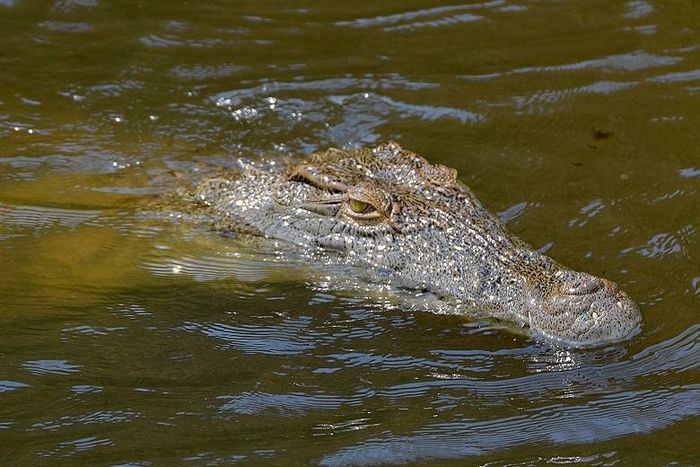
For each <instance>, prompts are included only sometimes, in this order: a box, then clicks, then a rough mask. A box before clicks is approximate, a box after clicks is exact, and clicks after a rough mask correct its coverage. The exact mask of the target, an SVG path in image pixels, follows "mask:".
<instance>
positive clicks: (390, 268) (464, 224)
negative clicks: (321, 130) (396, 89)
mask: <svg viewBox="0 0 700 467" xmlns="http://www.w3.org/2000/svg"><path fill="white" fill-rule="evenodd" d="M195 196H196V199H197V200H198V201H199V202H200V203H203V204H205V205H207V206H209V208H210V209H211V210H212V211H213V213H214V214H215V215H216V216H217V218H219V219H220V220H221V224H222V225H224V226H226V227H227V228H230V229H234V230H240V231H245V232H249V233H257V234H259V235H263V236H266V237H271V238H277V239H282V240H287V241H290V242H294V243H297V244H300V245H307V246H319V247H321V248H326V249H332V250H335V251H338V252H340V254H341V255H344V256H345V257H346V258H347V260H348V261H349V262H350V263H351V264H354V265H357V266H359V267H363V268H365V269H368V270H370V271H374V272H376V273H377V276H378V277H380V276H381V277H388V276H389V277H391V278H392V280H393V281H394V282H395V283H396V284H398V285H401V286H403V287H408V288H415V289H425V290H429V291H432V292H434V293H436V294H438V295H441V296H448V297H453V298H456V299H458V300H459V301H461V302H463V303H465V304H467V305H468V306H470V307H473V308H475V309H478V310H482V311H484V312H486V313H487V314H489V315H491V316H495V317H498V318H501V319H509V320H512V321H515V322H517V323H519V324H521V325H525V326H529V327H530V329H531V331H532V332H533V334H534V335H535V336H542V337H545V338H546V339H548V340H553V341H556V342H559V343H562V344H565V345H568V346H592V345H600V344H604V343H609V342H615V341H620V340H624V339H627V338H629V337H631V336H632V335H634V334H635V333H636V332H637V331H638V330H639V325H640V322H641V315H640V312H639V308H638V307H637V305H636V304H635V303H634V302H633V301H632V300H631V299H630V298H629V297H628V296H627V295H626V294H625V293H624V292H622V291H621V290H620V289H619V288H618V286H617V285H616V284H614V283H613V282H610V281H608V280H606V279H602V278H598V277H595V276H593V275H590V274H587V273H584V272H576V271H573V270H571V269H568V268H566V267H564V266H562V265H561V264H559V263H557V262H556V261H554V260H553V259H551V258H549V257H547V256H544V255H542V254H540V253H538V252H537V251H535V250H534V249H533V248H532V247H531V246H529V245H527V244H526V243H524V242H523V241H521V240H520V239H518V238H517V237H515V236H513V235H512V234H510V233H509V232H508V231H506V229H505V228H504V226H503V225H502V224H501V223H500V222H499V221H498V219H497V218H496V217H495V216H494V215H492V214H491V213H489V212H488V211H487V210H486V209H484V208H483V207H482V206H481V204H480V203H479V201H478V200H477V199H476V197H475V196H474V195H473V194H472V192H471V191H470V190H469V188H468V187H466V186H465V185H464V184H462V183H460V182H459V181H458V180H457V172H456V171H455V170H454V169H450V168H448V167H444V166H441V165H431V164H429V163H428V162H427V161H426V160H425V159H423V158H422V157H420V156H418V155H416V154H414V153H412V152H409V151H406V150H404V149H402V148H401V147H400V146H399V145H397V144H395V143H390V144H385V145H380V146H378V147H376V148H374V149H371V150H369V149H366V150H353V151H342V150H337V149H331V150H328V151H326V152H323V153H318V154H314V155H313V156H311V157H310V159H308V160H306V161H304V162H302V163H300V164H298V165H290V166H287V167H283V168H282V169H279V170H277V171H261V170H255V169H249V170H245V171H243V172H242V173H240V174H238V175H237V176H235V177H233V178H230V179H229V178H213V179H209V180H206V181H205V182H203V183H202V184H201V185H200V186H199V187H198V188H197V191H196V194H195Z"/></svg>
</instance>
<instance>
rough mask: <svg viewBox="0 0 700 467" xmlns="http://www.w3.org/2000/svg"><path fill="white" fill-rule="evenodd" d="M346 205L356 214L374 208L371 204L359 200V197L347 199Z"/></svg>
mask: <svg viewBox="0 0 700 467" xmlns="http://www.w3.org/2000/svg"><path fill="white" fill-rule="evenodd" d="M348 207H349V208H350V210H351V211H352V212H355V213H357V214H365V213H368V212H370V211H374V208H373V207H372V205H371V204H369V203H365V202H364V201H360V200H359V199H352V198H350V200H349V201H348Z"/></svg>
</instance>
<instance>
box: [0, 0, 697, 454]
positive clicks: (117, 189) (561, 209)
mask: <svg viewBox="0 0 700 467" xmlns="http://www.w3.org/2000/svg"><path fill="white" fill-rule="evenodd" d="M699 25H700V7H699V6H698V4H697V3H696V2H693V1H670V0H669V1H646V0H633V1H628V2H623V1H613V2H609V1H599V0H585V1H583V0H580V1H566V2H554V1H552V2H541V1H530V0H525V1H518V2H513V1H510V0H493V1H487V2H484V3H438V2H436V1H420V2H419V1H413V0H407V1H401V2H399V1H395V0H394V1H387V2H371V1H366V0H361V1H360V0H358V1H353V2H322V1H296V2H273V1H255V2H252V1H239V2H236V1H231V2H158V1H146V2H134V1H128V0H125V1H103V0H56V1H54V2H40V1H30V0H26V1H25V0H0V456H1V457H0V458H1V459H2V461H1V462H0V463H2V464H3V465H35V464H43V463H56V464H65V465H76V464H82V465H86V464H89V465H119V464H122V465H123V464H128V465H177V464H187V465H228V464H232V463H236V462H243V463H254V464H268V465H297V464H319V463H320V464H324V465H347V464H353V463H354V464H380V463H389V464H391V463H411V462H416V463H431V464H440V465H445V464H454V465H489V466H502V465H549V464H566V463H570V464H576V465H696V464H698V463H700V451H699V450H698V433H699V424H698V414H700V385H699V384H698V382H699V381H700V379H699V376H700V373H699V372H698V367H699V366H700V343H699V342H698V336H699V335H700V325H699V320H698V317H699V312H700V269H699V268H698V264H699V259H700V255H699V253H700V250H699V248H700V247H699V243H698V238H699V234H698V228H699V227H700V225H699V223H698V219H700V197H699V194H698V189H699V188H700V130H699V129H700V110H699V109H700V36H699V32H698V28H699V27H700V26H699ZM386 140H396V141H399V142H400V143H402V144H403V145H404V146H405V147H407V148H409V149H412V150H415V151H417V152H419V153H420V154H422V155H424V156H425V157H426V158H428V159H429V160H430V161H431V162H435V163H442V164H445V165H449V166H452V167H455V168H457V169H458V171H459V173H460V178H461V179H462V180H463V181H464V182H466V183H467V184H469V185H470V186H471V187H472V189H473V191H474V192H475V193H476V194H477V195H478V196H479V198H480V199H481V200H482V202H483V203H484V204H485V205H486V206H487V207H488V208H489V209H491V210H492V211H494V212H498V213H500V215H501V217H502V219H504V221H506V222H507V224H508V226H509V228H510V229H511V230H513V231H514V232H516V233H517V234H518V235H519V236H521V237H522V238H524V239H525V240H526V241H528V242H530V243H532V244H533V245H534V246H535V247H537V248H542V249H543V250H546V251H547V253H548V254H549V255H551V256H553V257H554V258H556V259H557V260H559V261H560V262H562V263H564V264H566V265H569V266H571V267H573V268H576V269H580V270H585V271H588V272H591V273H594V274H597V275H600V276H604V277H607V278H610V279H612V280H614V281H616V282H618V283H620V284H621V285H622V287H623V288H624V289H625V290H626V291H628V292H629V294H630V295H631V296H632V297H634V298H635V299H636V300H637V301H638V302H639V303H640V305H641V309H642V313H643V316H644V326H643V330H642V332H641V333H640V334H639V335H638V336H636V337H635V338H634V339H633V340H631V341H630V342H626V343H623V344H619V345H615V346H611V347H608V348H602V349H593V350H571V351H567V350H563V349H556V348H551V347H549V346H547V345H546V344H542V343H538V342H536V341H533V340H531V339H530V338H528V337H527V336H524V335H521V334H514V333H512V332H509V331H507V330H503V329H501V328H499V327H497V326H496V325H494V324H493V323H490V322H488V321H484V320H479V319H473V318H467V317H460V316H446V315H441V314H437V313H431V312H430V311H415V310H413V309H407V308H406V307H403V306H402V305H401V303H400V302H397V301H395V300H391V298H390V297H389V298H387V297H383V296H378V295H376V294H373V293H371V292H368V293H361V292H358V291H357V290H342V289H339V288H338V287H332V286H329V285H328V284H327V283H326V282H325V281H324V280H322V278H319V277H318V274H316V273H314V272H313V270H312V268H311V269H310V266H309V265H307V264H304V262H303V261H302V260H301V259H300V258H299V257H298V256H295V251H294V248H292V247H290V246H289V245H284V244H281V243H275V242H272V241H268V242H265V241H256V240H254V239H250V238H243V237H237V238H225V237H221V236H218V235H217V234H216V233H213V232H211V231H210V230H209V229H208V227H207V226H206V225H203V224H198V223H196V222H189V221H186V220H181V219H180V220H178V219H169V218H167V217H164V216H162V215H158V214H157V213H153V212H151V211H148V210H147V209H145V207H146V206H147V205H148V203H149V202H150V201H151V200H152V199H153V197H154V196H155V195H157V194H159V193H164V192H168V191H171V190H173V189H174V188H175V186H176V185H177V176H176V174H180V175H182V174H183V173H184V174H187V173H191V174H195V173H206V172H207V171H216V170H218V169H219V168H220V167H222V166H226V167H235V166H237V165H238V164H240V163H241V161H246V160H251V159H256V158H259V157H261V156H264V157H267V158H269V159H274V158H276V157H293V158H297V157H301V156H303V155H305V154H308V153H310V152H313V151H315V150H321V149H324V148H327V147H329V146H335V147H354V146H359V145H370V144H373V143H377V142H381V141H386Z"/></svg>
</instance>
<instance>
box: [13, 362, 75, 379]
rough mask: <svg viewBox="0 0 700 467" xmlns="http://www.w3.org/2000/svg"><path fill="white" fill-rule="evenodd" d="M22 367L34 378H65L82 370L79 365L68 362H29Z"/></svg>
mask: <svg viewBox="0 0 700 467" xmlns="http://www.w3.org/2000/svg"><path fill="white" fill-rule="evenodd" d="M22 367H23V368H24V369H25V370H27V371H28V372H29V373H31V374H33V375H35V376H44V375H61V376H66V375H70V374H73V373H78V372H79V371H80V370H81V369H82V366H81V365H78V364H76V363H71V362H69V361H68V360H30V361H27V362H25V363H24V364H22Z"/></svg>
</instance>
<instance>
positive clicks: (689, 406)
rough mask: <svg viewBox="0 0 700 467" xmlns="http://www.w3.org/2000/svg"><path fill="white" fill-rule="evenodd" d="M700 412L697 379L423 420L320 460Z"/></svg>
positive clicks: (597, 438) (371, 457)
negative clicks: (498, 412) (505, 412)
mask: <svg viewBox="0 0 700 467" xmlns="http://www.w3.org/2000/svg"><path fill="white" fill-rule="evenodd" d="M698 413H700V385H685V386H679V387H673V388H665V389H657V390H642V391H629V392H621V393H617V394H612V395H609V396H605V397H602V398H600V399H598V400H594V401H591V402H587V403H584V404H579V405H574V406H560V405H554V406H550V407H546V408H541V409H537V410H536V411H533V412H531V413H526V414H524V415H518V416H513V417H505V418H495V419H491V420H485V421H474V420H456V421H454V422H450V423H439V424H434V425H427V426H425V427H423V428H421V429H419V430H416V431H415V432H414V433H413V434H411V435H403V436H402V435H393V434H389V435H385V436H383V437H378V438H370V439H368V440H366V441H362V442H360V443H357V444H355V445H353V446H350V447H346V448H341V449H340V450H338V451H337V452H335V453H333V454H330V455H327V456H325V457H323V459H321V462H320V464H321V465H328V466H331V465H356V464H362V465H367V464H403V463H407V462H416V461H421V460H422V461H426V460H428V459H447V458H460V457H471V456H477V455H484V454H489V453H493V452H498V451H502V450H505V449H509V448H513V447H516V446H524V445H536V444H541V443H547V444H551V443H554V444H560V445H569V444H583V443H592V442H601V441H603V440H609V439H613V438H618V437H620V436H625V435H630V434H638V433H650V432H652V431H655V430H659V429H662V428H664V427H666V426H669V425H671V424H672V423H676V422H678V421H680V420H683V419H686V418H689V417H693V416H697V415H698ZM533 426H534V427H537V429H536V430H533V429H532V427H533Z"/></svg>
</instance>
